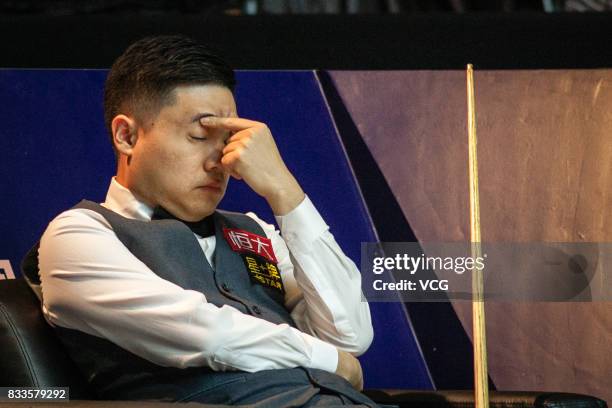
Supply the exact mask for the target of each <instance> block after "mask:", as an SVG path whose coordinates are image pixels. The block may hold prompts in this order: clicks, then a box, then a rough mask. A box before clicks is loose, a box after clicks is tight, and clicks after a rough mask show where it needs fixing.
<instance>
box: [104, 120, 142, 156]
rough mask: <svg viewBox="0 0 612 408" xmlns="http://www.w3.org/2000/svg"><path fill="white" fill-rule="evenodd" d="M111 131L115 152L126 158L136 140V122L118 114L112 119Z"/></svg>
mask: <svg viewBox="0 0 612 408" xmlns="http://www.w3.org/2000/svg"><path fill="white" fill-rule="evenodd" d="M111 129H112V131H113V143H114V144H115V147H116V148H117V151H118V152H119V153H121V154H125V155H126V156H128V157H129V156H131V155H132V151H133V150H134V146H135V145H136V141H137V140H138V132H137V126H136V121H135V120H134V119H133V118H131V117H129V116H126V115H123V114H120V115H117V116H115V117H114V118H113V121H112V122H111Z"/></svg>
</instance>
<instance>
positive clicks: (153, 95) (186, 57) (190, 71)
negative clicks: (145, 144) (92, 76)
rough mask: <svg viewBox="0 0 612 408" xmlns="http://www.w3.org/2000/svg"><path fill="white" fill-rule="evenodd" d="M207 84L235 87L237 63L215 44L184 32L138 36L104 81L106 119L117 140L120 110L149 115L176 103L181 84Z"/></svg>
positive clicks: (141, 115) (109, 129)
mask: <svg viewBox="0 0 612 408" xmlns="http://www.w3.org/2000/svg"><path fill="white" fill-rule="evenodd" d="M206 84H214V85H221V86H224V87H226V88H228V89H229V90H230V91H232V92H233V91H234V87H235V86H236V79H235V77H234V71H233V70H232V68H231V67H230V66H229V64H228V63H227V62H226V61H225V60H224V59H223V58H221V57H220V56H219V55H217V54H216V53H215V52H214V51H212V50H211V49H210V48H209V47H206V46H205V45H202V44H199V43H197V42H196V41H194V40H192V39H191V38H188V37H184V36H181V35H163V36H156V37H146V38H143V39H141V40H139V41H136V42H135V43H133V44H132V45H130V46H129V47H128V49H127V50H125V52H124V53H123V54H122V55H121V56H120V57H119V58H117V60H116V61H115V62H114V64H113V66H112V67H111V69H110V71H109V73H108V76H107V78H106V83H105V85H104V121H105V124H106V128H107V130H108V132H109V134H110V137H111V143H112V142H113V140H112V139H113V135H112V127H111V123H112V121H113V118H114V117H115V116H117V115H118V114H120V113H125V114H132V115H134V116H135V117H136V118H137V119H138V120H144V118H145V117H146V116H147V115H157V113H158V112H159V110H160V109H161V108H162V107H163V106H164V105H168V104H171V103H173V96H174V95H173V90H174V89H175V88H176V87H177V86H179V85H206ZM143 124H144V123H143ZM114 148H115V145H114V143H113V149H114Z"/></svg>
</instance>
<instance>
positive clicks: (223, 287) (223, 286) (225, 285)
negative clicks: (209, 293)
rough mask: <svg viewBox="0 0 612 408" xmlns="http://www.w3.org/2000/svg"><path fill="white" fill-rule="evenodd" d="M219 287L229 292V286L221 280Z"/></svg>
mask: <svg viewBox="0 0 612 408" xmlns="http://www.w3.org/2000/svg"><path fill="white" fill-rule="evenodd" d="M221 289H223V290H224V291H226V292H231V291H232V290H231V289H230V288H229V286H227V283H225V282H223V283H222V284H221Z"/></svg>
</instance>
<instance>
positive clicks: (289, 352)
mask: <svg viewBox="0 0 612 408" xmlns="http://www.w3.org/2000/svg"><path fill="white" fill-rule="evenodd" d="M39 265H40V274H41V284H42V290H43V310H44V312H45V316H46V317H47V319H48V320H49V321H50V322H51V323H52V324H55V325H59V326H62V327H67V328H72V329H77V330H81V331H83V332H86V333H88V334H91V335H94V336H99V337H103V338H106V339H108V340H110V341H112V342H113V343H115V344H117V345H119V346H120V347H122V348H125V349H127V350H129V351H131V352H132V353H134V354H136V355H138V356H140V357H142V358H145V359H147V360H149V361H152V362H153V363H156V364H159V365H162V366H173V367H179V368H183V367H192V366H202V365H206V366H209V367H211V368H212V369H214V370H231V369H238V370H243V371H248V372H254V371H259V370H265V369H275V368H291V367H297V366H302V367H312V368H320V369H323V370H326V371H330V372H334V371H335V370H336V369H337V363H338V357H337V356H338V354H337V351H336V349H335V347H333V346H331V345H329V344H327V343H326V342H324V341H322V340H319V339H317V338H315V337H313V336H310V335H308V334H306V333H302V332H300V331H299V330H297V329H294V328H292V327H290V326H288V325H286V324H281V325H276V324H273V323H270V322H267V321H265V320H263V319H259V318H256V317H253V316H250V315H246V314H243V313H241V312H240V311H238V310H237V309H235V308H233V307H230V306H223V307H216V306H215V305H212V304H210V303H207V301H206V298H205V296H204V295H203V294H202V293H200V292H197V291H192V290H185V289H182V288H180V287H179V286H177V285H175V284H173V283H171V282H168V281H166V280H163V279H161V278H160V277H159V276H157V275H156V274H155V273H153V272H152V271H151V270H150V269H149V268H148V267H147V266H146V265H144V264H143V263H142V262H141V261H140V260H138V259H137V258H136V257H135V256H133V255H132V253H131V252H129V250H128V249H127V248H126V247H125V246H124V245H123V244H122V243H121V242H120V241H119V239H118V238H117V237H116V235H115V234H114V232H113V231H112V229H111V227H110V225H109V224H108V222H107V221H106V220H105V219H104V217H102V216H101V215H99V214H98V213H95V212H93V211H89V210H82V209H80V210H70V211H67V212H65V213H63V214H61V215H60V216H58V217H57V218H56V219H55V220H54V221H53V222H52V223H51V224H50V225H49V227H48V228H47V230H46V231H45V233H44V235H43V237H42V239H41V245H40V250H39Z"/></svg>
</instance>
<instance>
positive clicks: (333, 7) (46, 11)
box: [0, 0, 612, 70]
mask: <svg viewBox="0 0 612 408" xmlns="http://www.w3.org/2000/svg"><path fill="white" fill-rule="evenodd" d="M611 9H612V0H542V1H540V0H431V1H426V0H329V1H317V0H220V1H196V0H182V1H179V0H176V1H170V0H152V1H145V0H93V1H78V0H38V1H36V0H25V1H17V0H0V66H2V67H54V68H70V67H83V68H107V67H109V66H110V64H111V63H112V61H113V60H114V59H115V58H116V57H117V56H118V55H119V53H120V51H121V50H122V49H124V48H125V47H126V46H127V45H128V44H129V43H131V42H132V41H134V40H135V39H137V38H140V37H142V36H144V35H150V34H158V33H184V34H188V35H190V36H192V37H195V38H196V39H198V40H200V41H203V42H207V43H209V44H212V45H214V46H216V47H217V48H219V49H220V50H222V51H223V53H224V54H225V55H226V57H227V58H228V59H229V60H230V61H231V62H232V63H233V64H234V66H235V67H236V68H238V69H377V70H380V69H384V70H390V69H448V68H451V69H462V68H464V66H465V64H466V63H467V62H472V63H473V64H474V65H475V68H476V69H509V68H599V67H608V66H610V65H611V64H612V50H611V47H610V46H609V44H610V40H611V39H612V18H611V16H612V14H611V13H610V10H611Z"/></svg>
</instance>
